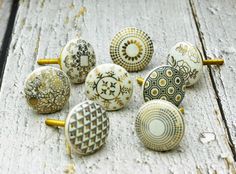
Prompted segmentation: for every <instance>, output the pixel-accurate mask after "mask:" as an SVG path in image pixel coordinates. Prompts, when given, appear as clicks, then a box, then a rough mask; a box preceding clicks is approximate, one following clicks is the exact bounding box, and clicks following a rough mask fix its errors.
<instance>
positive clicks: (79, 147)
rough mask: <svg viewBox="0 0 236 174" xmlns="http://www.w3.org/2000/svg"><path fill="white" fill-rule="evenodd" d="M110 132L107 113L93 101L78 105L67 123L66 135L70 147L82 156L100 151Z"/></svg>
mask: <svg viewBox="0 0 236 174" xmlns="http://www.w3.org/2000/svg"><path fill="white" fill-rule="evenodd" d="M108 132H109V118H108V117H107V114H106V111H105V110H104V109H103V108H102V107H101V106H100V105H99V104H96V103H95V102H93V101H85V102H83V103H80V104H78V105H76V106H75V107H74V108H73V109H72V110H71V111H70V113H69V114H68V116H67V118H66V122H65V135H66V140H67V142H68V143H69V145H70V146H71V147H72V149H73V150H75V151H76V152H77V153H78V154H80V155H88V154H91V153H94V152H96V151H97V150H99V149H100V148H101V147H102V146H103V145H104V144H105V141H106V138H107V136H108Z"/></svg>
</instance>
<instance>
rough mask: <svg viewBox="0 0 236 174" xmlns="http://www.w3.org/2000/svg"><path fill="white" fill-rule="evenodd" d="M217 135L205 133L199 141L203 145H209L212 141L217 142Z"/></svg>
mask: <svg viewBox="0 0 236 174" xmlns="http://www.w3.org/2000/svg"><path fill="white" fill-rule="evenodd" d="M215 139H216V135H215V133H214V132H203V133H201V134H200V136H199V140H200V142H201V143H203V144H208V143H210V142H212V141H215Z"/></svg>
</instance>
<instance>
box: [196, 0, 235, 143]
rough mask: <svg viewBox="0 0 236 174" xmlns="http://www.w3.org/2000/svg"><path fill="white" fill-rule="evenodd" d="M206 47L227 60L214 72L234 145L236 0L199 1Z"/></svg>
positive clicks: (220, 101) (201, 27) (201, 26)
mask: <svg viewBox="0 0 236 174" xmlns="http://www.w3.org/2000/svg"><path fill="white" fill-rule="evenodd" d="M194 5H195V8H196V12H197V16H198V19H199V23H200V31H201V32H202V38H203V43H204V46H205V48H206V50H207V52H208V54H209V55H210V56H211V55H212V54H215V55H216V56H218V57H223V58H224V59H225V64H224V66H222V67H220V68H219V67H217V66H215V67H214V66H213V67H212V75H213V77H214V81H215V84H216V88H217V91H218V97H219V103H220V105H222V111H223V115H224V117H225V120H226V122H227V126H228V128H229V131H230V134H231V138H232V140H233V146H234V148H235V146H236V114H235V113H236V102H235V101H236V100H235V96H236V85H235V84H236V83H235V82H236V76H235V73H236V72H235V70H236V69H235V68H236V61H235V56H236V27H235V23H236V1H235V0H228V1H227V2H225V1H217V0H213V1H200V0H199V1H196V2H195V3H194Z"/></svg>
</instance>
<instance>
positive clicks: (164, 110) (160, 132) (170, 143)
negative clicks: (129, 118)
mask: <svg viewBox="0 0 236 174" xmlns="http://www.w3.org/2000/svg"><path fill="white" fill-rule="evenodd" d="M135 129H136V132H137V135H138V137H139V139H140V140H141V142H142V143H143V144H144V145H145V146H146V147H147V148H149V149H152V150H155V151H167V150H171V149H174V148H176V147H177V146H178V145H179V143H180V141H181V140H182V138H183V135H184V130H185V125H184V120H183V116H182V114H181V112H180V111H179V109H178V108H177V107H176V106H175V105H173V104H172V103H170V102H168V101H164V100H152V101H149V102H147V103H145V104H144V105H143V106H142V107H141V108H140V109H139V112H138V115H137V118H136V121H135Z"/></svg>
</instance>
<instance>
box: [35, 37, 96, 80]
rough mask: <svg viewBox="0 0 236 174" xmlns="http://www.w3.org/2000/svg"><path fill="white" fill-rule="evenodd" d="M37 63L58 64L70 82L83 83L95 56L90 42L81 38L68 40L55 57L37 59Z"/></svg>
mask: <svg viewBox="0 0 236 174" xmlns="http://www.w3.org/2000/svg"><path fill="white" fill-rule="evenodd" d="M37 62H38V64H40V65H43V64H59V65H60V68H61V69H62V70H63V71H64V72H65V73H66V74H67V75H68V76H69V78H70V80H71V82H72V83H83V82H84V81H85V79H86V76H87V75H88V73H89V71H90V70H92V69H93V68H94V67H95V65H96V57H95V53H94V50H93V47H92V45H91V44H90V43H88V42H86V41H85V40H82V39H73V40H70V41H69V42H68V43H67V44H66V46H65V47H64V48H63V50H62V52H61V55H60V57H59V58H56V59H38V60H37Z"/></svg>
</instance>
